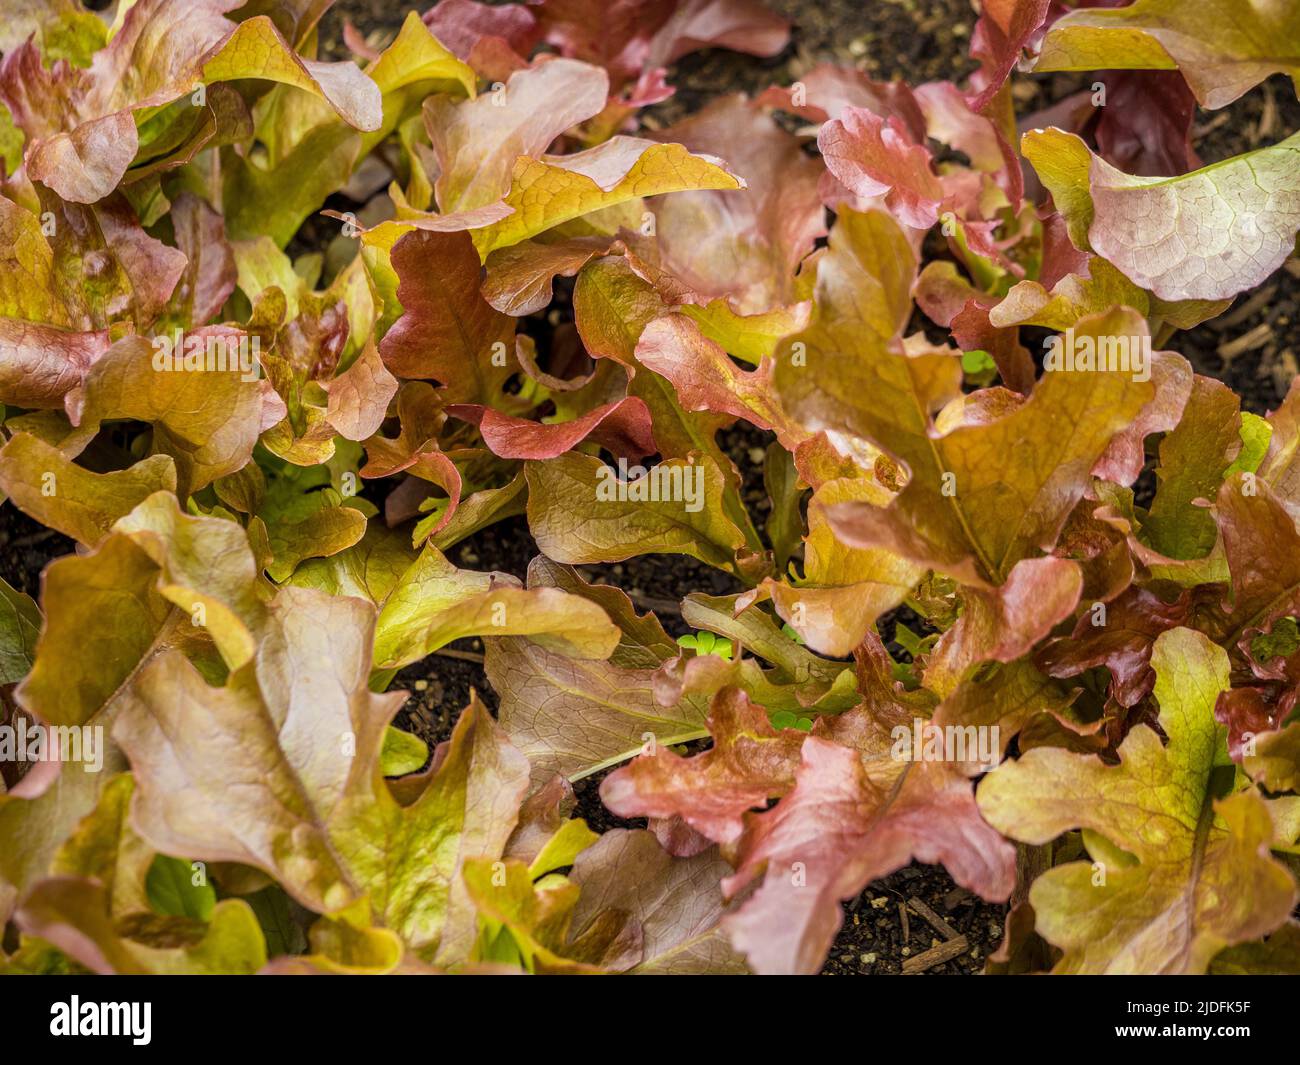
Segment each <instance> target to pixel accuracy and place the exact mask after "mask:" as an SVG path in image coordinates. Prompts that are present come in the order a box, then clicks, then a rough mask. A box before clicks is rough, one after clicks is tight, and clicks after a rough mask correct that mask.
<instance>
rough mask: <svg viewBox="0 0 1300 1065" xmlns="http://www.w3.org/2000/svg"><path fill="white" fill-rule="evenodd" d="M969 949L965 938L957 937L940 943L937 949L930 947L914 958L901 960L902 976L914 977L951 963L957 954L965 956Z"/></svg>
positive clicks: (968, 943)
mask: <svg viewBox="0 0 1300 1065" xmlns="http://www.w3.org/2000/svg"><path fill="white" fill-rule="evenodd" d="M969 947H970V942H969V941H968V940H967V939H966V937H965V936H958V937H957V938H956V939H950V940H948V942H947V943H940V944H939V945H938V946H937V947H931V948H930V949H929V950H927V951H925V952H924V953H922V954H918V955H917V956H916V957H915V958H905V959H904V960H903V975H904V976H915V975H916V974H917V973H923V972H925V970H926V969H933V968H934V967H935V966H936V965H942V964H943V963H944V962H946V961H952V959H953V958H955V957H957V956H958V955H959V954H965V953H966V951H967V949H969Z"/></svg>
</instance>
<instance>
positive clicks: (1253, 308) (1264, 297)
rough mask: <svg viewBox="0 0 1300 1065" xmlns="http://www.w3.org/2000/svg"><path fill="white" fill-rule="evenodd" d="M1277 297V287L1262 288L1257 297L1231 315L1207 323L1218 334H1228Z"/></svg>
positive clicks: (1251, 298)
mask: <svg viewBox="0 0 1300 1065" xmlns="http://www.w3.org/2000/svg"><path fill="white" fill-rule="evenodd" d="M1276 296H1277V286H1276V285H1269V286H1268V287H1267V288H1262V289H1260V290H1259V291H1258V292H1256V293H1255V295H1253V296H1251V297H1250V299H1248V300H1247V301H1246V302H1245V303H1243V304H1242V305H1241V306H1240V307H1238V308H1237V309H1236V310H1235V311H1233V312H1232V313H1231V314H1225V315H1224V316H1223V317H1222V318H1216V319H1214V320H1213V321H1212V322H1209V323H1207V324H1208V325H1209V327H1210V328H1211V329H1213V330H1214V331H1215V332H1216V333H1226V332H1227V331H1228V330H1229V329H1236V328H1237V326H1239V325H1241V324H1242V323H1243V322H1248V321H1250V319H1252V318H1254V317H1255V315H1256V314H1258V313H1259V312H1260V311H1262V310H1263V309H1264V308H1265V307H1267V306H1268V305H1269V304H1271V303H1272V302H1273V300H1274V298H1275V297H1276Z"/></svg>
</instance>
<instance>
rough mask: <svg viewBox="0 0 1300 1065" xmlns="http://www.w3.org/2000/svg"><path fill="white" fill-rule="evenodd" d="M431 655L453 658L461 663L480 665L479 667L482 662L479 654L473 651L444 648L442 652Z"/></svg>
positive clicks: (482, 659)
mask: <svg viewBox="0 0 1300 1065" xmlns="http://www.w3.org/2000/svg"><path fill="white" fill-rule="evenodd" d="M433 653H434V654H435V655H439V656H441V657H442V658H455V659H458V660H459V661H461V662H473V663H475V664H476V665H480V666H481V665H482V664H483V662H484V658H483V656H482V655H481V654H478V653H477V652H475V651H457V650H455V649H454V648H451V647H444V648H442V650H440V651H434V652H433Z"/></svg>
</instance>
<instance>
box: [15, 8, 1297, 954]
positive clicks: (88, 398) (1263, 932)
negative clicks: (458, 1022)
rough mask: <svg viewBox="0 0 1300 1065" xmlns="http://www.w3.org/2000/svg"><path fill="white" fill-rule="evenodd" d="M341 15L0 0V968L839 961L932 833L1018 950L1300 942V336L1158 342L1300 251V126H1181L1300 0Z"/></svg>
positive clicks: (1290, 30)
mask: <svg viewBox="0 0 1300 1065" xmlns="http://www.w3.org/2000/svg"><path fill="white" fill-rule="evenodd" d="M328 7H329V4H328V3H319V2H313V3H307V2H300V0H257V2H253V3H246V4H243V5H242V6H241V5H240V3H239V2H238V0H186V2H184V3H182V2H180V0H135V2H134V3H128V2H122V3H119V4H118V5H117V6H116V8H115V9H114V10H113V11H111V12H109V13H107V14H106V15H104V16H102V17H101V16H99V15H96V14H94V13H91V12H89V11H86V10H84V9H83V8H82V7H81V5H80V3H79V2H78V0H59V2H58V3H47V4H30V3H26V2H22V0H0V16H2V17H0V50H2V51H3V60H2V61H0V105H2V107H0V159H2V160H3V164H2V165H3V169H2V170H0V178H2V180H0V403H2V404H3V406H2V407H0V418H2V426H3V429H2V436H3V446H0V491H2V492H3V494H4V499H5V501H6V502H7V504H8V505H9V506H11V507H14V508H16V509H17V510H19V511H21V512H23V514H25V515H26V516H27V518H29V519H31V520H34V521H35V522H37V523H39V524H40V525H41V526H44V527H45V528H47V529H48V530H51V531H53V532H57V533H59V534H62V536H64V537H67V538H69V539H70V540H71V541H73V542H75V544H76V550H75V551H67V552H59V557H56V558H53V560H52V561H50V562H49V563H48V565H47V566H46V567H45V569H44V571H43V573H42V574H41V577H40V588H39V596H38V597H37V598H36V599H33V598H32V597H30V596H28V595H26V594H24V593H23V592H22V591H20V590H18V589H16V588H13V587H10V586H9V585H7V584H4V583H3V582H0V685H2V686H0V710H2V712H3V718H2V719H0V770H2V775H0V928H3V932H4V934H3V938H0V968H2V969H4V970H5V971H11V972H59V971H69V970H71V971H84V970H90V971H94V972H99V973H213V972H219V973H256V972H275V973H317V972H346V973H387V972H401V973H427V972H435V971H440V972H460V973H474V972H503V971H507V972H513V971H519V970H523V971H526V972H530V973H597V972H599V973H624V972H635V973H649V972H658V973H743V972H746V971H754V972H759V973H791V972H794V973H811V972H816V971H817V970H818V969H819V968H820V967H821V965H822V963H823V961H824V959H825V957H826V955H827V952H828V950H829V949H830V946H831V944H832V942H833V941H834V938H835V936H836V933H837V930H838V928H839V926H840V923H841V920H842V912H841V903H842V902H843V901H845V900H847V899H851V898H853V897H855V896H856V895H858V894H859V893H860V892H861V891H862V890H863V889H864V888H865V887H866V886H867V885H868V884H870V883H871V882H872V881H874V880H876V879H878V878H880V877H884V876H887V875H888V874H890V873H892V872H894V871H896V870H898V869H900V868H901V867H903V866H905V865H907V864H908V863H910V862H913V861H918V862H925V863H935V864H941V865H943V866H944V867H945V868H946V869H947V871H948V873H949V874H950V875H951V877H952V878H953V880H955V881H956V882H957V883H958V884H959V885H961V886H962V887H964V888H966V889H968V890H969V891H971V892H973V893H975V894H977V895H979V896H981V897H982V898H984V899H986V900H988V901H990V902H994V903H1002V902H1006V901H1007V900H1011V903H1012V908H1011V910H1010V914H1009V918H1008V922H1007V939H1006V941H1005V942H1004V945H1003V947H1002V949H1001V951H1000V952H999V954H998V955H997V956H995V958H994V959H993V960H992V962H991V963H990V968H991V969H992V970H993V971H1015V970H1018V969H1020V970H1023V969H1025V968H1035V969H1041V968H1050V969H1051V970H1052V971H1054V972H1068V973H1203V972H1206V971H1211V970H1213V971H1234V972H1240V971H1297V970H1300V951H1298V949H1297V943H1298V940H1297V926H1296V925H1295V923H1294V922H1293V919H1292V916H1291V915H1292V911H1293V909H1294V908H1295V905H1296V901H1297V888H1296V875H1297V870H1300V863H1297V855H1300V720H1297V719H1296V704H1297V694H1298V693H1300V635H1298V629H1297V624H1298V622H1300V529H1298V527H1297V521H1300V472H1298V470H1300V465H1298V464H1297V456H1298V455H1300V390H1297V389H1296V388H1292V390H1291V391H1290V393H1289V394H1288V395H1287V397H1286V399H1285V401H1284V402H1283V403H1282V404H1281V406H1280V407H1279V408H1278V409H1277V410H1276V411H1273V412H1271V413H1269V414H1268V415H1267V417H1263V416H1260V415H1258V414H1256V413H1254V412H1250V411H1243V410H1242V404H1241V399H1240V397H1238V396H1237V395H1236V394H1234V393H1233V392H1232V390H1231V389H1229V388H1228V387H1227V386H1225V385H1224V384H1222V383H1220V382H1218V381H1216V380H1214V379H1213V378H1211V377H1207V376H1203V375H1201V374H1198V373H1196V372H1194V371H1193V368H1192V365H1191V364H1190V363H1189V361H1188V360H1187V359H1186V358H1184V357H1183V355H1182V354H1180V353H1179V347H1180V333H1181V332H1182V331H1186V330H1191V329H1194V328H1195V327H1197V326H1198V325H1200V324H1201V323H1204V322H1207V321H1210V320H1212V319H1215V318H1216V317H1218V316H1220V315H1222V314H1224V312H1225V311H1227V309H1228V307H1229V306H1230V304H1231V303H1232V301H1233V300H1234V299H1235V298H1236V297H1238V296H1240V295H1242V294H1244V293H1248V292H1250V291H1251V290H1254V289H1257V288H1258V287H1259V286H1261V285H1262V284H1263V283H1264V282H1266V281H1267V280H1268V279H1269V278H1270V277H1271V276H1272V275H1273V274H1274V273H1275V272H1276V271H1277V270H1278V269H1279V268H1283V267H1285V268H1286V269H1288V270H1290V271H1291V275H1290V276H1293V277H1294V276H1296V272H1295V270H1294V267H1295V265H1296V261H1295V258H1294V256H1295V251H1296V236H1297V231H1300V133H1295V134H1293V135H1292V136H1290V137H1289V138H1286V139H1282V140H1279V141H1278V142H1277V143H1275V144H1272V145H1271V146H1266V147H1261V148H1258V149H1257V150H1254V151H1251V152H1249V153H1247V154H1243V155H1240V156H1238V157H1236V158H1228V159H1214V160H1211V161H1208V162H1206V161H1203V160H1202V159H1200V158H1199V157H1198V155H1197V154H1196V152H1195V151H1193V149H1192V146H1191V135H1190V134H1191V127H1192V123H1193V121H1194V120H1195V118H1196V116H1197V114H1198V108H1200V109H1207V110H1214V109H1218V108H1224V107H1227V106H1228V105H1230V104H1232V103H1233V101H1235V100H1237V99H1238V98H1239V97H1241V96H1242V95H1243V94H1245V93H1247V92H1249V91H1251V90H1252V89H1253V88H1255V87H1256V86H1257V85H1259V84H1260V83H1261V82H1263V81H1265V79H1269V78H1271V77H1274V76H1275V75H1284V76H1286V77H1289V78H1291V79H1292V80H1293V81H1296V82H1297V83H1300V2H1297V0H1278V2H1276V3H1273V4H1270V5H1254V6H1252V7H1251V8H1250V10H1249V11H1243V10H1239V8H1240V7H1241V5H1238V4H1233V3H1229V2H1228V0H1203V2H1198V3H1195V4H1191V3H1184V2H1178V0H1134V2H1132V3H1130V4H1127V5H1125V6H1118V5H1117V4H1114V3H1091V2H1086V0H1085V2H1079V3H1073V4H1067V3H1055V2H1053V3H1049V2H1048V0H985V3H984V4H983V10H982V12H981V14H980V16H979V21H978V23H977V25H976V29H975V33H974V34H973V37H972V45H971V51H972V57H973V59H974V60H975V61H976V63H977V65H978V69H977V70H976V71H975V73H974V74H973V75H972V76H971V77H970V78H969V79H968V80H966V81H965V82H964V83H962V84H957V83H955V82H949V81H935V82H929V83H927V84H923V85H917V86H912V85H908V84H905V83H903V82H890V83H882V82H877V81H874V80H872V79H871V78H869V77H868V76H866V75H865V74H864V73H862V72H861V71H858V70H853V69H841V68H838V67H834V66H831V65H827V64H823V65H820V66H816V67H815V68H813V69H811V70H809V71H808V72H807V73H806V75H805V76H804V77H803V78H802V80H800V81H798V82H796V83H795V84H793V85H788V86H786V85H781V86H773V87H771V88H769V89H768V90H766V91H765V92H762V93H760V94H758V95H756V96H755V97H754V98H752V99H751V98H747V97H745V96H743V95H719V96H717V97H716V98H715V99H713V100H711V101H708V102H706V103H705V105H704V106H703V107H702V108H701V109H699V110H697V111H696V112H694V113H692V114H689V115H688V116H687V117H684V118H681V119H680V120H679V121H677V122H675V123H673V124H668V125H666V124H665V122H664V121H663V120H662V119H661V117H660V116H661V114H662V113H661V112H660V113H656V112H653V111H649V110H647V109H649V108H652V107H654V106H655V105H657V104H661V103H663V102H664V101H666V100H668V99H669V98H670V97H671V96H672V95H673V88H672V86H671V84H670V82H669V77H668V72H669V70H670V69H671V67H672V65H673V64H674V63H675V62H676V61H677V60H678V59H680V58H681V57H682V56H684V55H686V54H688V53H689V52H692V51H695V50H698V49H702V48H706V47H720V48H729V49H733V50H738V51H742V52H748V53H750V54H753V55H757V56H773V55H775V54H777V53H779V52H781V51H782V50H783V49H784V48H785V47H786V45H787V42H788V39H789V27H788V26H787V25H786V23H785V22H784V21H783V20H782V19H780V18H778V17H777V16H775V15H774V14H772V13H771V12H769V11H767V10H765V9H764V8H763V7H761V6H760V5H759V4H758V3H757V0H618V2H617V3H613V4H610V3H598V2H595V0H530V2H528V3H510V4H503V5H492V6H489V5H486V4H481V3H477V2H475V0H441V2H439V3H437V4H436V5H435V6H434V7H432V8H431V9H430V10H428V11H426V12H424V13H420V12H412V13H411V14H409V15H408V16H407V17H406V19H405V21H404V22H403V23H402V24H401V27H400V30H398V31H397V32H396V34H395V35H392V36H391V39H389V40H387V41H386V42H381V43H380V44H379V45H378V46H376V44H375V42H373V41H365V40H362V39H361V38H360V37H359V35H357V34H356V33H355V32H354V31H352V30H351V28H349V31H348V33H347V35H346V40H347V41H348V44H349V46H350V47H351V49H352V52H353V56H352V58H348V59H342V60H335V61H324V60H322V59H321V58H320V52H319V48H318V42H319V31H318V26H317V23H318V20H319V19H320V17H321V16H322V14H323V12H324V9H326V8H328ZM1265 44H1266V45H1267V46H1265ZM1098 69H1104V70H1105V71H1106V73H1105V74H1094V73H1092V72H1093V71H1096V70H1098ZM1046 71H1052V72H1078V73H1077V74H1076V75H1075V76H1076V77H1077V79H1078V84H1079V85H1080V86H1081V87H1083V91H1082V97H1081V99H1080V98H1071V99H1070V100H1068V101H1065V102H1063V103H1061V104H1059V105H1057V106H1054V107H1053V108H1052V110H1051V111H1050V117H1051V121H1045V122H1039V121H1038V120H1037V116H1032V115H1031V116H1024V115H1022V116H1019V118H1018V116H1017V114H1016V111H1015V100H1016V99H1017V97H1016V96H1015V95H1013V93H1012V81H1013V79H1016V78H1019V77H1021V75H1029V74H1032V73H1033V72H1046ZM1094 78H1100V79H1102V80H1098V81H1094V80H1093V79H1094ZM1090 85H1091V86H1092V88H1091V89H1090V90H1089V89H1088V88H1087V86H1090ZM1271 88H1272V89H1273V90H1275V91H1277V90H1280V89H1282V88H1283V84H1282V82H1281V81H1280V79H1279V80H1275V81H1274V82H1272V83H1271ZM1287 88H1289V87H1287ZM1025 118H1028V119H1029V121H1027V122H1026V121H1023V120H1024V119H1025ZM1018 123H1019V126H1023V127H1024V128H1025V129H1026V132H1024V135H1023V136H1019V135H1018V134H1017V130H1018ZM1040 126H1041V127H1042V128H1039V127H1040ZM918 312H919V313H920V314H922V315H924V319H922V318H921V317H919V316H918ZM1043 338H1046V339H1045V340H1044V342H1043V344H1042V348H1041V350H1039V347H1038V341H1039V340H1040V339H1043ZM735 426H739V427H740V428H741V429H742V430H743V433H744V437H743V439H744V440H746V441H751V442H758V443H759V444H761V445H762V446H757V444H756V445H755V446H753V447H749V448H747V449H742V450H744V451H745V452H746V454H745V456H743V457H747V458H748V459H749V462H748V464H746V463H745V462H743V461H739V457H738V454H737V452H736V451H735V449H733V448H728V447H727V446H726V445H725V444H724V443H723V442H722V438H721V436H720V434H721V433H722V431H723V430H727V429H730V428H732V427H735ZM753 452H758V453H759V455H760V456H761V458H760V459H758V460H756V459H755V458H754V457H753ZM747 480H748V481H749V482H750V484H749V485H747ZM755 480H757V481H761V484H762V486H763V493H764V494H765V496H766V500H765V502H764V504H763V505H762V506H761V507H759V506H755V505H753V493H752V490H751V489H752V483H753V482H754V481H755ZM492 526H496V529H495V530H494V531H495V532H496V533H497V534H498V536H507V537H508V536H511V535H517V536H520V537H523V536H525V531H524V530H525V529H526V534H527V536H530V537H531V544H535V547H536V551H535V552H534V556H535V557H533V558H532V560H531V562H530V564H529V565H528V567H527V574H526V578H521V577H520V576H516V575H512V574H510V573H506V572H497V571H491V570H476V569H470V568H462V566H460V565H457V564H456V563H455V562H454V561H453V560H452V557H451V553H452V551H453V548H464V547H470V546H473V545H474V544H476V543H478V542H479V539H478V538H479V537H480V534H482V533H484V530H487V529H489V528H490V527H492ZM663 554H667V555H679V556H688V557H689V558H690V559H691V560H693V561H692V566H693V567H694V568H692V569H691V571H690V572H693V573H701V572H703V571H704V570H705V569H706V568H711V569H713V570H715V571H717V573H716V580H715V581H714V582H713V583H711V584H707V585H706V584H705V583H703V582H701V583H700V584H699V585H698V586H697V589H696V590H695V591H691V592H689V594H686V595H685V596H684V597H683V598H680V601H677V597H675V596H674V599H673V601H669V602H666V603H665V602H664V597H663V596H657V597H656V593H657V589H655V588H653V587H650V588H648V591H649V593H651V599H650V600H649V601H648V600H647V599H646V595H645V592H646V591H647V589H646V588H645V586H644V582H641V586H640V587H636V586H634V584H633V583H632V582H631V579H630V578H628V577H626V576H623V577H622V578H621V579H620V574H625V570H624V569H623V568H622V566H621V565H620V564H622V563H630V564H634V563H635V562H636V560H641V559H643V558H644V556H650V555H663ZM457 557H460V558H461V559H462V560H464V559H465V558H466V555H465V554H464V553H463V552H461V553H459V554H458V555H457ZM489 561H492V560H489ZM521 572H522V570H521ZM719 589H727V590H726V591H724V592H723V594H718V591H719ZM647 602H649V603H650V606H651V609H648V610H647V609H645V607H646V604H647ZM468 638H474V639H477V640H479V641H481V643H482V646H483V649H484V653H483V656H482V657H483V671H484V675H483V678H482V689H483V690H482V697H480V695H479V694H475V695H473V696H472V697H471V699H470V701H469V705H468V706H466V707H464V708H463V709H462V708H461V707H459V706H457V707H454V708H451V709H453V710H454V711H456V712H457V713H456V715H455V725H454V728H453V729H452V731H451V733H450V736H449V738H446V739H445V740H444V741H443V742H441V743H439V744H437V745H436V746H435V747H434V749H432V750H430V749H429V747H428V746H427V745H426V743H425V742H424V741H423V740H422V739H420V738H419V737H417V736H415V735H414V734H412V733H410V732H408V731H404V730H402V729H399V728H397V727H395V725H394V721H395V719H397V715H398V713H399V711H400V709H401V708H402V706H403V704H404V702H405V700H406V692H405V691H404V690H402V685H401V684H400V683H399V682H397V681H396V679H395V678H396V677H397V675H398V673H399V672H400V671H402V670H404V669H407V668H408V667H411V666H412V665H414V664H417V663H423V664H424V667H425V668H426V670H427V671H428V672H429V673H431V674H434V675H436V673H437V671H438V669H439V668H440V666H439V663H440V662H445V661H446V659H445V658H442V657H440V656H441V655H443V654H444V652H446V651H447V650H448V649H449V648H450V645H452V644H453V643H455V642H456V641H460V640H465V639H468ZM450 650H451V651H452V653H454V654H459V655H461V656H462V657H464V656H465V655H466V654H468V655H469V657H471V658H473V657H474V653H473V652H467V651H466V649H465V647H464V646H462V647H461V648H450ZM592 777H599V779H600V783H599V794H600V798H601V800H602V801H603V803H604V805H605V806H606V807H607V808H608V810H609V812H610V813H612V814H613V815H616V816H617V817H621V818H644V819H645V824H646V827H645V828H634V829H629V828H614V829H610V830H608V831H606V832H604V833H603V834H599V833H597V832H594V831H593V830H592V829H591V828H590V827H588V825H587V823H586V822H585V821H584V820H583V819H582V818H581V817H575V816H573V815H574V810H575V793H574V788H573V785H574V783H575V782H579V781H582V780H584V779H586V778H592ZM1029 959H1033V960H1032V961H1030V960H1029Z"/></svg>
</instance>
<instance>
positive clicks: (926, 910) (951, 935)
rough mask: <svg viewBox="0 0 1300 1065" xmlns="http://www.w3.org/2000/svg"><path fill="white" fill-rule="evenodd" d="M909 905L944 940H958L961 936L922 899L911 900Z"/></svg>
mask: <svg viewBox="0 0 1300 1065" xmlns="http://www.w3.org/2000/svg"><path fill="white" fill-rule="evenodd" d="M908 904H909V905H910V906H911V907H912V909H914V910H915V911H916V912H917V913H919V914H920V915H921V916H922V917H924V918H925V919H926V921H928V922H929V923H930V927H931V928H933V929H934V930H935V931H936V932H938V933H939V935H941V936H943V938H944V939H956V938H957V937H958V936H959V935H961V933H960V932H958V931H957V929H955V928H953V926H952V925H950V924H949V923H948V922H947V921H945V920H944V919H943V918H942V917H940V916H939V915H938V914H937V913H935V912H934V911H933V910H932V909H930V907H929V906H927V905H926V904H925V903H924V902H922V901H921V900H920V899H909V900H908Z"/></svg>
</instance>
